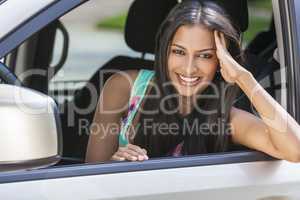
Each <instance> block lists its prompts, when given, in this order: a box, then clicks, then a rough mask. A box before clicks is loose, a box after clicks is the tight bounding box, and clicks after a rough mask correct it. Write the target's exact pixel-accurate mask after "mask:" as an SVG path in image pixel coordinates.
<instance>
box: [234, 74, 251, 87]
mask: <svg viewBox="0 0 300 200" xmlns="http://www.w3.org/2000/svg"><path fill="white" fill-rule="evenodd" d="M253 79H254V77H253V75H252V73H251V72H249V71H247V70H243V71H242V72H241V73H240V75H239V76H238V78H237V79H236V84H237V85H239V86H240V87H241V86H242V85H245V84H247V83H249V81H250V80H253ZM254 80H255V79H254Z"/></svg>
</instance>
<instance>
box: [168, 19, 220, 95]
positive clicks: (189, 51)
mask: <svg viewBox="0 0 300 200" xmlns="http://www.w3.org/2000/svg"><path fill="white" fill-rule="evenodd" d="M217 66H218V59H217V56H216V46H215V41H214V34H213V32H212V31H211V30H209V29H207V28H205V27H204V26H201V25H184V26H181V27H179V29H178V30H177V31H176V33H175V35H174V38H173V40H172V41H171V43H170V47H169V57H168V73H169V78H170V80H171V81H172V84H173V85H174V87H175V88H176V89H177V91H178V93H179V94H180V95H182V96H187V97H190V96H193V95H195V94H198V93H200V92H202V91H203V90H204V89H205V88H206V87H207V86H208V84H209V83H210V82H211V81H212V80H213V78H214V76H215V73H216V70H217Z"/></svg>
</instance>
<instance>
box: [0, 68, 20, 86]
mask: <svg viewBox="0 0 300 200" xmlns="http://www.w3.org/2000/svg"><path fill="white" fill-rule="evenodd" d="M0 83H6V84H10V85H18V86H21V85H22V83H21V81H20V80H19V79H18V77H17V76H16V75H15V74H14V73H12V72H11V71H10V70H9V69H8V68H7V67H6V66H5V65H4V64H3V63H2V62H0Z"/></svg>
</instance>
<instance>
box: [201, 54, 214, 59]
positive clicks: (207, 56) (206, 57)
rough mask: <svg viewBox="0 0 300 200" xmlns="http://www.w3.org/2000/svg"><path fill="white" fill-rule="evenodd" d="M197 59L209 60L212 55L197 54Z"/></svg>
mask: <svg viewBox="0 0 300 200" xmlns="http://www.w3.org/2000/svg"><path fill="white" fill-rule="evenodd" d="M198 57H199V58H204V59H210V58H212V57H213V55H212V54H209V53H203V54H199V55H198Z"/></svg>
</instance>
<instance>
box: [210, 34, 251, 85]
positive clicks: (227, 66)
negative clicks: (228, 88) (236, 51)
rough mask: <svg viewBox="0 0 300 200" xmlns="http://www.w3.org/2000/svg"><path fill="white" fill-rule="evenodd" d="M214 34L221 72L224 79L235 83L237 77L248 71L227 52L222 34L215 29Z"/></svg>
mask: <svg viewBox="0 0 300 200" xmlns="http://www.w3.org/2000/svg"><path fill="white" fill-rule="evenodd" d="M214 36H215V43H216V48H217V57H218V59H219V63H220V67H221V69H220V71H221V74H222V76H223V78H224V80H225V81H227V82H229V83H236V82H237V81H238V78H239V77H240V76H241V75H242V74H244V73H245V72H248V71H247V70H246V69H245V68H244V67H242V66H241V65H240V64H239V63H238V62H236V61H235V60H234V59H233V58H232V56H231V55H230V53H229V52H228V50H227V44H226V40H225V37H224V34H223V33H221V32H218V31H216V30H215V31H214Z"/></svg>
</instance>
